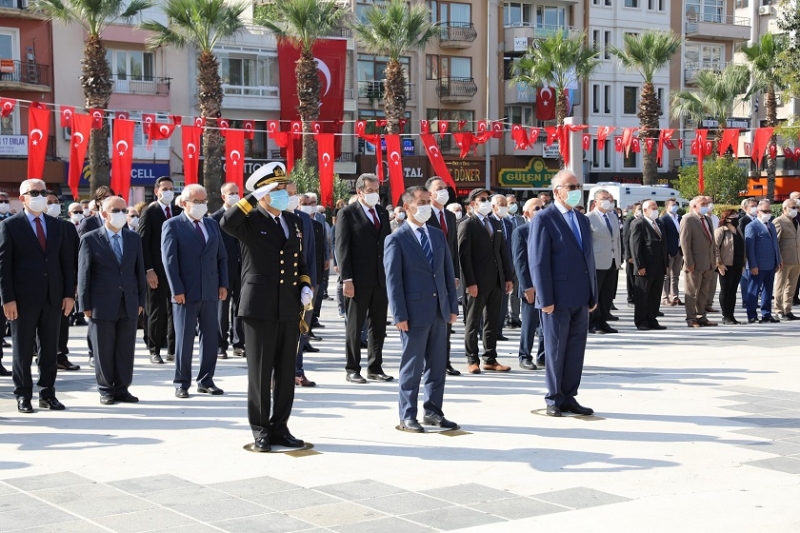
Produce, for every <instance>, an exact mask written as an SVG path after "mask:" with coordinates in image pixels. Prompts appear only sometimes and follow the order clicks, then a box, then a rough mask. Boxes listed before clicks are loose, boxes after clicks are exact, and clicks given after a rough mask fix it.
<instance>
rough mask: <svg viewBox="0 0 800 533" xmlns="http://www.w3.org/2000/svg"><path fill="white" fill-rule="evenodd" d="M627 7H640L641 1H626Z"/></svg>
mask: <svg viewBox="0 0 800 533" xmlns="http://www.w3.org/2000/svg"><path fill="white" fill-rule="evenodd" d="M625 7H639V0H625Z"/></svg>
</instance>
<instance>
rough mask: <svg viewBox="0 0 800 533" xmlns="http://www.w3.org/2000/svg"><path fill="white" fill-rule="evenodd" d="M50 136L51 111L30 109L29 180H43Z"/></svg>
mask: <svg viewBox="0 0 800 533" xmlns="http://www.w3.org/2000/svg"><path fill="white" fill-rule="evenodd" d="M48 135H50V110H49V109H47V108H40V107H36V106H33V105H32V106H30V107H29V108H28V178H29V179H30V178H37V179H42V174H43V173H44V158H45V156H46V155H47V138H48Z"/></svg>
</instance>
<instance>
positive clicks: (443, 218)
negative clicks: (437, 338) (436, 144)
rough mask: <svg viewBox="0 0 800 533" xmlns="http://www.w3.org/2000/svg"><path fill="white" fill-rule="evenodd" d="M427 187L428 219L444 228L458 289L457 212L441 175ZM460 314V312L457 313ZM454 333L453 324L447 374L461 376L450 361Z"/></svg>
mask: <svg viewBox="0 0 800 533" xmlns="http://www.w3.org/2000/svg"><path fill="white" fill-rule="evenodd" d="M425 188H426V189H428V192H429V193H430V199H431V218H430V219H429V220H428V225H429V226H432V227H434V228H437V229H440V230H442V232H443V233H444V238H445V240H446V241H447V247H448V248H449V249H450V257H451V258H452V260H453V274H454V275H455V284H456V290H458V287H459V283H460V281H459V280H460V278H461V266H460V265H459V262H458V227H457V220H456V216H455V214H453V212H452V211H448V210H447V209H445V205H446V204H447V202H448V201H449V200H450V191H448V190H447V184H446V183H445V182H444V180H443V179H442V178H440V177H439V176H433V177H431V178H429V179H428V181H426V182H425ZM456 314H458V313H456ZM451 334H452V328H451V326H448V327H447V375H448V376H460V375H461V372H460V371H458V370H456V369H455V368H453V365H452V364H451V363H450V335H451Z"/></svg>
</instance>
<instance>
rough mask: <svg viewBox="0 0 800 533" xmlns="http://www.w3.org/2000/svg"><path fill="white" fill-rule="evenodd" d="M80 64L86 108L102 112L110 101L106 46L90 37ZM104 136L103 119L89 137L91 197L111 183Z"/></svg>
mask: <svg viewBox="0 0 800 533" xmlns="http://www.w3.org/2000/svg"><path fill="white" fill-rule="evenodd" d="M81 63H82V67H81V77H80V80H81V87H82V88H83V96H84V100H85V105H86V109H87V110H88V109H93V108H97V109H106V108H107V107H108V101H109V100H110V99H111V92H112V91H111V89H112V87H113V80H112V79H111V69H110V68H109V66H108V60H107V59H106V47H105V45H104V44H103V40H102V39H101V38H100V37H99V36H90V37H89V38H88V39H87V40H86V46H84V48H83V59H82V60H81ZM108 136H109V127H108V122H107V121H106V120H105V119H103V128H102V129H93V130H92V132H91V134H90V136H89V170H90V176H89V189H90V194H94V191H96V190H97V188H98V187H100V186H101V185H108V184H109V183H110V181H111V172H110V169H111V163H110V161H109V158H108ZM114 192H118V191H114ZM125 200H126V201H127V200H128V199H127V198H126V199H125Z"/></svg>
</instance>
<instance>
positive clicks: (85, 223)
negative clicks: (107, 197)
mask: <svg viewBox="0 0 800 533" xmlns="http://www.w3.org/2000/svg"><path fill="white" fill-rule="evenodd" d="M102 227H103V217H101V216H100V213H98V214H96V215H95V216H93V217H86V218H84V219H83V220H81V222H80V224H78V237H83V236H84V235H86V234H87V233H89V232H90V231H94V230H96V229H97V228H102Z"/></svg>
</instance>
